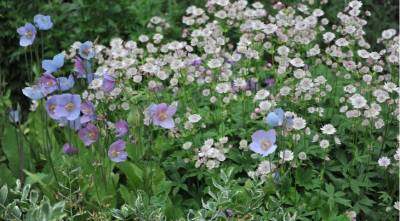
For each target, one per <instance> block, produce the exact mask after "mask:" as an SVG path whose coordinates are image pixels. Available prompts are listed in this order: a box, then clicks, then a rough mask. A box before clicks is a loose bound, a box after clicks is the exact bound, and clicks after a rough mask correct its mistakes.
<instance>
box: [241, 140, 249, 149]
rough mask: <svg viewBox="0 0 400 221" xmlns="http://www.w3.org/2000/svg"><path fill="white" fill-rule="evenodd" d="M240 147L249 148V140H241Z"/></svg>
mask: <svg viewBox="0 0 400 221" xmlns="http://www.w3.org/2000/svg"><path fill="white" fill-rule="evenodd" d="M239 148H240V149H248V146H247V140H241V141H240V142H239Z"/></svg>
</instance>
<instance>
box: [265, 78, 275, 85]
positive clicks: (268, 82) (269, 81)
mask: <svg viewBox="0 0 400 221" xmlns="http://www.w3.org/2000/svg"><path fill="white" fill-rule="evenodd" d="M264 83H265V85H267V87H271V86H272V85H273V84H274V83H275V80H274V79H273V78H268V79H266V80H265V81H264Z"/></svg>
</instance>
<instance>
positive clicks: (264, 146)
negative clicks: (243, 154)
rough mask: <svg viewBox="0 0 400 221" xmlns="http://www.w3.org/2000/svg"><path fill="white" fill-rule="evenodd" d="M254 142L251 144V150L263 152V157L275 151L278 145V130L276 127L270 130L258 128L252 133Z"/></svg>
mask: <svg viewBox="0 0 400 221" xmlns="http://www.w3.org/2000/svg"><path fill="white" fill-rule="evenodd" d="M251 139H252V143H251V144H250V150H252V151H253V152H256V153H258V154H261V155H262V156H263V157H265V156H268V155H269V154H271V153H273V152H274V151H275V150H276V148H277V146H276V145H275V142H276V132H275V130H274V129H271V130H269V131H264V130H257V131H256V132H254V133H253V135H251Z"/></svg>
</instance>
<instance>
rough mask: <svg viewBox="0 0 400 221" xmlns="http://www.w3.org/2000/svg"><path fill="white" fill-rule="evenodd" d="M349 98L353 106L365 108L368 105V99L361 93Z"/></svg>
mask: <svg viewBox="0 0 400 221" xmlns="http://www.w3.org/2000/svg"><path fill="white" fill-rule="evenodd" d="M349 100H350V103H351V104H352V105H353V107H354V108H357V109H360V108H363V107H365V105H367V100H366V99H365V98H364V97H363V96H361V95H360V94H354V95H353V96H351V97H350V98H349Z"/></svg>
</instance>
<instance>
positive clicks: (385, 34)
mask: <svg viewBox="0 0 400 221" xmlns="http://www.w3.org/2000/svg"><path fill="white" fill-rule="evenodd" d="M394 35H396V30H395V29H393V28H391V29H388V30H384V31H383V32H382V38H383V39H391V38H392V37H393V36H394Z"/></svg>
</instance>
